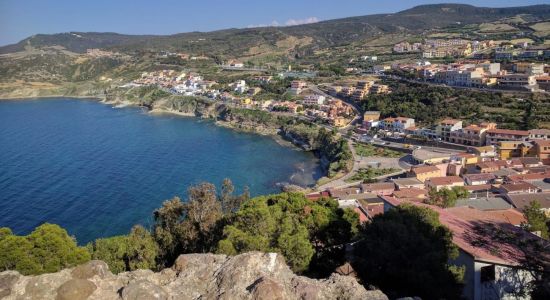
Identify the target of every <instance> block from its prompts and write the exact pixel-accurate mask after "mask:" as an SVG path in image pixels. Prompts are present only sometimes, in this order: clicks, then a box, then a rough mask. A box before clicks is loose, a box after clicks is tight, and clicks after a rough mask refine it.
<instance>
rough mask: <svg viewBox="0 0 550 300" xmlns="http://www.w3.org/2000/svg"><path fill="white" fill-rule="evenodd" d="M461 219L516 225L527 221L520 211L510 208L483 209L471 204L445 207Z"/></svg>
mask: <svg viewBox="0 0 550 300" xmlns="http://www.w3.org/2000/svg"><path fill="white" fill-rule="evenodd" d="M445 210H446V211H448V212H450V213H451V214H453V215H455V216H457V217H459V218H461V219H466V220H468V219H479V220H485V221H493V222H501V223H509V224H512V225H514V226H517V225H520V224H521V223H522V222H525V217H524V216H523V214H522V213H520V212H519V211H517V210H515V209H513V208H509V209H504V210H492V211H482V210H479V209H476V208H473V207H469V206H461V207H451V208H447V209H445Z"/></svg>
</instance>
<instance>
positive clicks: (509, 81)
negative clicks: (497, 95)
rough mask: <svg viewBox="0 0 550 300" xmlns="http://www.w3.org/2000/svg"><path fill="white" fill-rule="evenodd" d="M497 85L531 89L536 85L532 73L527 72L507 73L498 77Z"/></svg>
mask: <svg viewBox="0 0 550 300" xmlns="http://www.w3.org/2000/svg"><path fill="white" fill-rule="evenodd" d="M497 82H498V85H499V87H501V88H507V89H528V90H532V89H533V88H534V87H535V86H536V85H537V80H536V77H535V76H534V75H528V74H507V75H502V76H500V77H499V78H498V81H497Z"/></svg>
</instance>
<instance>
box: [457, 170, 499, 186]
mask: <svg viewBox="0 0 550 300" xmlns="http://www.w3.org/2000/svg"><path fill="white" fill-rule="evenodd" d="M462 177H463V178H464V182H466V184H467V185H483V184H492V183H494V181H495V179H496V176H495V175H494V174H492V173H480V174H466V175H464V176H462Z"/></svg>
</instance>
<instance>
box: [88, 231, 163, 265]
mask: <svg viewBox="0 0 550 300" xmlns="http://www.w3.org/2000/svg"><path fill="white" fill-rule="evenodd" d="M87 248H88V251H89V252H90V254H91V255H92V258H93V259H99V260H103V261H104V262H106V263H107V264H108V265H109V268H110V269H111V271H112V272H113V273H115V274H116V273H120V272H125V271H133V270H137V269H153V270H154V269H156V259H157V256H158V253H159V248H158V245H157V243H156V242H155V240H154V239H153V237H152V236H151V233H150V232H149V231H148V230H147V229H145V228H144V227H143V226H141V225H135V226H134V227H133V228H132V230H131V232H130V234H129V235H121V236H114V237H110V238H102V239H97V240H95V241H93V242H91V243H89V244H88V245H87Z"/></svg>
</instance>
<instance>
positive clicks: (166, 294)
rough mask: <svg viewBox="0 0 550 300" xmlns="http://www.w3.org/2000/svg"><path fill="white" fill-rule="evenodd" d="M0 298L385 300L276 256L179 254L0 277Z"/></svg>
mask: <svg viewBox="0 0 550 300" xmlns="http://www.w3.org/2000/svg"><path fill="white" fill-rule="evenodd" d="M0 298H2V299H7V300H12V299H14V300H15V299H44V300H47V299H58V300H59V299H60V300H65V299H67V300H68V299H71V300H81V299H90V300H94V299H113V300H114V299H124V300H126V299H157V300H161V299H366V300H385V299H388V298H387V297H386V296H385V295H384V294H383V293H382V292H381V291H378V290H374V291H367V290H366V289H365V288H364V287H363V286H362V285H360V284H359V283H358V282H357V281H356V280H355V279H354V278H353V277H349V276H341V275H338V274H333V275H331V276H330V277H329V278H327V279H322V280H315V279H310V278H306V277H302V276H297V275H295V274H294V273H293V272H292V271H291V270H290V269H289V267H288V266H287V265H286V263H285V262H284V259H283V257H282V256H280V255H278V254H276V253H265V254H264V253H260V252H249V253H245V254H241V255H237V256H233V257H230V256H226V255H214V254H185V255H181V256H180V257H179V258H178V259H177V260H176V262H175V264H174V266H172V268H168V269H164V270H162V271H160V272H156V273H155V272H153V271H151V270H137V271H132V272H124V273H120V274H118V275H113V274H112V273H111V272H110V271H109V267H108V266H107V264H106V263H104V262H102V261H97V260H96V261H90V262H88V263H86V264H83V265H80V266H77V267H75V268H73V269H64V270H62V271H59V272H57V273H51V274H43V275H39V276H22V275H20V274H19V273H18V272H16V271H6V272H2V273H0Z"/></svg>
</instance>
